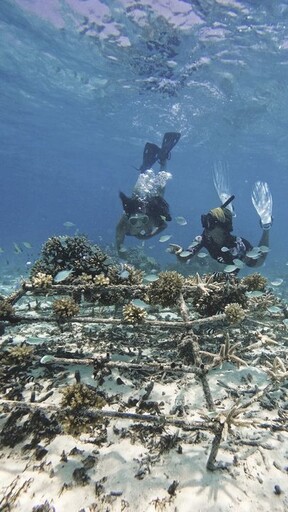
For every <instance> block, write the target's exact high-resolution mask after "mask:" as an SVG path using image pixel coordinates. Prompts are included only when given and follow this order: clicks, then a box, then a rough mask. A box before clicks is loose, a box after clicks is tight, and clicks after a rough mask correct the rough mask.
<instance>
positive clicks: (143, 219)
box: [116, 132, 181, 258]
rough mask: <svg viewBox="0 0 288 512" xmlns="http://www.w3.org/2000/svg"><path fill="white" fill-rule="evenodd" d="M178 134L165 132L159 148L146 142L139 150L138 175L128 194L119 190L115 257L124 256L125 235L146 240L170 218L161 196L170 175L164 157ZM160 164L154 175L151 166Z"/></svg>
mask: <svg viewBox="0 0 288 512" xmlns="http://www.w3.org/2000/svg"><path fill="white" fill-rule="evenodd" d="M180 137H181V134H180V133H175V132H167V133H165V135H164V137H163V141H162V145H161V148H159V147H158V146H157V145H156V144H152V143H151V142H147V143H146V144H145V147H144V152H143V162H142V164H141V167H140V169H139V171H140V174H139V177H138V180H137V182H136V184H135V187H134V190H133V193H132V196H131V197H128V196H126V195H125V194H124V193H123V192H120V193H119V196H120V199H121V201H122V205H123V210H124V213H123V215H122V217H121V219H120V221H119V222H118V224H117V227H116V248H117V251H118V254H119V256H121V258H125V255H127V249H126V248H125V247H124V246H123V243H124V240H125V236H134V237H136V238H138V239H139V240H148V239H149V238H151V237H153V236H155V235H158V234H159V233H161V231H163V230H164V229H165V228H166V227H167V222H170V221H171V220H172V218H171V215H170V211H169V205H168V203H167V201H165V199H164V197H163V196H164V192H165V186H166V183H167V181H168V180H169V179H170V178H172V175H171V174H170V173H169V172H167V171H166V165H167V160H170V158H171V151H172V149H173V148H174V146H175V145H176V144H177V142H178V141H179V139H180ZM156 162H158V163H159V164H160V170H159V173H158V174H156V173H155V172H154V171H153V169H152V166H153V165H154V164H155V163H156Z"/></svg>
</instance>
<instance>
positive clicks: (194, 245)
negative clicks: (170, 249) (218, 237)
mask: <svg viewBox="0 0 288 512" xmlns="http://www.w3.org/2000/svg"><path fill="white" fill-rule="evenodd" d="M197 245H199V242H197V240H195V241H194V242H192V244H190V246H189V247H191V249H193V247H196V246H197Z"/></svg>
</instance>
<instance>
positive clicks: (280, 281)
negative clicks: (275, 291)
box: [271, 277, 283, 286]
mask: <svg viewBox="0 0 288 512" xmlns="http://www.w3.org/2000/svg"><path fill="white" fill-rule="evenodd" d="M282 283H283V279H281V277H277V279H274V281H271V284H272V286H280V284H282Z"/></svg>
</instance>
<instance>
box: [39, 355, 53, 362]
mask: <svg viewBox="0 0 288 512" xmlns="http://www.w3.org/2000/svg"><path fill="white" fill-rule="evenodd" d="M55 360H56V359H55V357H54V356H49V355H46V356H43V357H42V358H41V359H40V364H49V363H54V361H55Z"/></svg>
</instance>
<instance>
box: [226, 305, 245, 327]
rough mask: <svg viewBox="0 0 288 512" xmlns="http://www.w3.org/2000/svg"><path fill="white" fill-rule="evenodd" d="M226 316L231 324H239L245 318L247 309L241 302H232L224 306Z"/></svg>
mask: <svg viewBox="0 0 288 512" xmlns="http://www.w3.org/2000/svg"><path fill="white" fill-rule="evenodd" d="M224 312H225V314H226V318H227V320H228V322H229V323H230V324H238V323H239V322H242V320H244V318H245V311H244V309H243V308H242V306H240V304H237V303H232V304H228V305H227V306H225V308H224Z"/></svg>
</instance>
